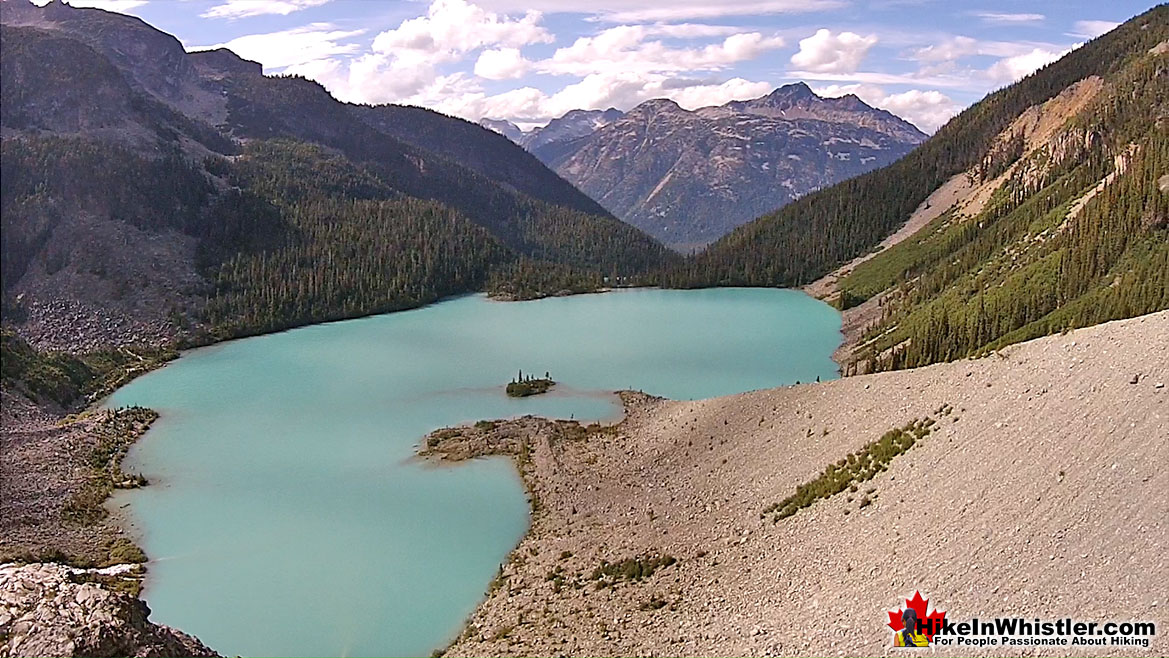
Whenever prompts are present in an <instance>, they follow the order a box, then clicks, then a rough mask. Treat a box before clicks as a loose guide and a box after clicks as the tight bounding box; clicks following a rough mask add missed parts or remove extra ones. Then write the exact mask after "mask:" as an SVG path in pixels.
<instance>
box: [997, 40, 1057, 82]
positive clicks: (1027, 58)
mask: <svg viewBox="0 0 1169 658" xmlns="http://www.w3.org/2000/svg"><path fill="white" fill-rule="evenodd" d="M1067 52H1068V51H1066V50H1065V51H1062V52H1057V51H1051V50H1046V49H1043V48H1034V49H1032V50H1031V51H1030V52H1026V53H1023V54H1021V55H1015V56H1013V57H1005V58H1003V59H1000V60H999V61H997V62H995V63H994V64H993V65H992V66H991V67H990V68H989V69H987V70H986V76H987V77H988V78H990V80H991V81H992V82H999V83H1010V82H1015V81H1016V80H1021V79H1022V78H1024V77H1026V76H1028V75H1030V74H1031V73H1032V72H1034V71H1036V70H1038V69H1040V68H1042V67H1043V66H1045V65H1047V64H1050V63H1051V62H1054V61H1055V60H1057V59H1059V58H1060V57H1063V56H1064V55H1065V54H1066V53H1067Z"/></svg>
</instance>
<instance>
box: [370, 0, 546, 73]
mask: <svg viewBox="0 0 1169 658" xmlns="http://www.w3.org/2000/svg"><path fill="white" fill-rule="evenodd" d="M540 20H541V14H540V12H537V11H528V12H527V13H525V14H524V16H523V17H522V18H519V19H512V18H509V17H507V16H500V15H499V14H496V13H493V12H490V11H487V10H485V9H483V8H481V7H478V6H476V5H473V4H468V3H467V2H465V1H464V0H435V1H434V3H432V4H431V5H430V9H429V10H427V13H426V15H425V16H419V17H418V18H411V19H409V20H405V21H402V23H401V25H399V26H398V27H397V28H395V29H393V30H387V31H385V32H382V33H381V34H379V35H377V37H375V38H374V40H373V49H374V51H376V52H379V53H383V54H388V55H392V56H395V57H398V58H401V59H407V60H418V59H420V60H425V61H429V62H444V61H454V60H457V59H459V58H460V57H461V56H462V55H464V54H466V53H469V52H471V51H474V50H478V49H479V48H483V47H486V46H505V47H512V48H515V47H519V46H525V45H528V44H532V43H551V42H552V41H553V36H552V34H551V33H550V32H548V31H547V30H546V29H544V28H543V27H542V26H541V25H540Z"/></svg>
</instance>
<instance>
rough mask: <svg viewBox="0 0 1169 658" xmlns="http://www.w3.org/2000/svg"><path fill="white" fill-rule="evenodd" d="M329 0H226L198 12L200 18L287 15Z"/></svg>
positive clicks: (317, 5)
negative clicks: (200, 12)
mask: <svg viewBox="0 0 1169 658" xmlns="http://www.w3.org/2000/svg"><path fill="white" fill-rule="evenodd" d="M327 2H329V0H227V1H226V2H224V3H223V4H221V5H215V6H214V7H211V8H210V9H208V10H207V11H205V12H203V13H202V14H199V16H200V17H201V18H229V19H233V20H234V19H236V18H247V17H249V16H264V15H269V14H276V15H280V16H287V15H288V14H291V13H293V12H297V11H300V10H302V9H308V8H309V7H319V6H320V5H323V4H325V3H327Z"/></svg>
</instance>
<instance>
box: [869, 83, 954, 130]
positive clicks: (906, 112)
mask: <svg viewBox="0 0 1169 658" xmlns="http://www.w3.org/2000/svg"><path fill="white" fill-rule="evenodd" d="M877 107H880V108H882V109H885V110H889V111H890V112H892V113H893V114H896V115H897V116H899V117H901V118H903V119H905V120H906V121H909V122H910V123H912V124H913V125H915V126H917V127H918V128H920V129H921V130H922V131H923V132H927V133H933V132H934V131H936V130H937V129H938V128H941V127H942V126H943V125H944V124H945V123H946V122H947V121H949V120H950V119H951V118H953V116H954V115H955V114H958V112H960V111H962V106H961V105H959V104H958V103H956V102H955V101H954V99H952V98H950V97H949V96H947V95H945V94H943V93H942V92H940V91H937V90H934V89H930V90H925V91H923V90H920V89H910V90H909V91H905V92H901V93H900V94H890V95H889V96H886V97H885V98H883V99H882V100H881V101H880V103H878V105H877Z"/></svg>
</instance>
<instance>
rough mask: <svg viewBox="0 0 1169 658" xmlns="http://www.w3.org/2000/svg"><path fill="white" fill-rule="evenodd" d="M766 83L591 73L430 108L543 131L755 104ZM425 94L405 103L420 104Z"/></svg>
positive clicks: (472, 91)
mask: <svg viewBox="0 0 1169 658" xmlns="http://www.w3.org/2000/svg"><path fill="white" fill-rule="evenodd" d="M771 89H772V86H771V84H770V83H767V82H753V81H749V80H745V79H743V78H733V79H731V80H726V81H722V82H717V81H710V80H697V79H690V78H682V77H677V76H672V75H667V74H661V73H644V72H633V71H618V72H608V73H593V74H590V75H587V76H585V77H584V78H583V79H582V80H580V81H579V82H576V83H573V84H570V85H567V86H565V87H564V88H562V89H560V90H559V91H557V92H555V93H553V94H551V95H549V94H546V93H545V92H543V91H541V90H539V89H535V88H533V87H522V88H520V89H513V90H510V91H507V92H504V93H502V94H495V95H490V96H489V95H487V94H485V93H484V92H483V90H482V89H481V88H474V87H473V86H466V87H464V88H463V89H461V90H459V91H458V92H457V93H452V94H450V95H447V96H445V97H444V98H442V99H439V100H438V101H437V102H435V103H433V104H431V105H430V106H431V107H434V108H435V109H437V110H439V111H441V112H446V113H448V114H454V115H457V116H461V117H464V118H467V119H471V120H476V119H479V118H481V117H484V116H489V117H507V118H508V119H510V120H511V121H513V122H515V123H517V124H519V125H525V126H529V127H530V126H532V125H542V124H544V123H547V122H548V120H549V119H552V118H555V117H558V116H561V115H563V114H564V113H566V112H568V111H569V110H574V109H606V108H609V107H620V108H624V109H628V108H631V107H633V106H634V105H637V104H638V103H641V102H644V101H647V100H650V99H651V98H670V99H673V100H674V101H676V102H677V103H678V104H679V105H681V106H682V107H685V108H688V109H694V108H698V107H705V106H708V105H721V104H723V103H726V102H728V101H731V100H742V99H747V98H757V97H759V96H762V95H764V94H766V93H767V92H769V91H771ZM422 100H423V94H419V95H416V96H414V97H411V98H408V99H405V100H404V101H403V102H407V103H418V102H420V101H422Z"/></svg>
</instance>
